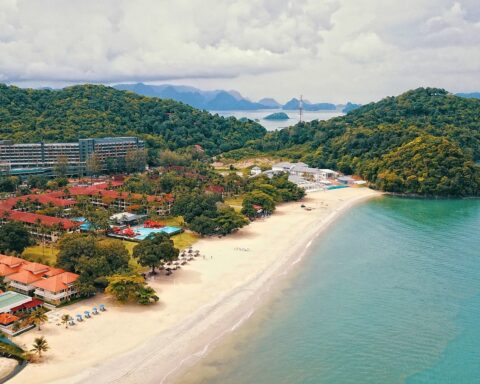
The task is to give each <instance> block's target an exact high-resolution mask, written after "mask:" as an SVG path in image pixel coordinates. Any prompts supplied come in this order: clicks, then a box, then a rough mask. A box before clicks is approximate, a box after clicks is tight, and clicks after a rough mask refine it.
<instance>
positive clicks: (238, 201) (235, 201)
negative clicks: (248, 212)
mask: <svg viewBox="0 0 480 384" xmlns="http://www.w3.org/2000/svg"><path fill="white" fill-rule="evenodd" d="M242 203H243V195H240V196H235V197H230V198H228V199H225V204H228V205H230V206H231V207H232V208H233V209H235V211H237V212H240V211H241V210H242Z"/></svg>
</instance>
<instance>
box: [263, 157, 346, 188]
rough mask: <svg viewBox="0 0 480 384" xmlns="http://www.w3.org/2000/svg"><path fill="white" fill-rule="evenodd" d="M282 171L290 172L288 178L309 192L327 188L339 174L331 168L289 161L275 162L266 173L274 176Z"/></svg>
mask: <svg viewBox="0 0 480 384" xmlns="http://www.w3.org/2000/svg"><path fill="white" fill-rule="evenodd" d="M280 172H285V173H288V180H289V181H291V182H292V183H295V184H297V185H298V186H299V187H301V188H303V189H304V190H305V191H307V192H310V191H318V190H322V189H325V188H326V187H327V186H328V185H330V184H331V183H332V180H334V179H335V178H337V177H338V175H339V174H338V172H335V171H333V170H331V169H320V168H312V167H309V166H308V165H307V164H305V163H288V162H282V163H277V164H274V165H273V166H272V170H271V171H267V172H265V173H266V174H267V176H269V177H272V176H273V175H274V174H277V173H280Z"/></svg>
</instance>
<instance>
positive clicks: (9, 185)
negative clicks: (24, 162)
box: [0, 176, 20, 192]
mask: <svg viewBox="0 0 480 384" xmlns="http://www.w3.org/2000/svg"><path fill="white" fill-rule="evenodd" d="M19 185H20V179H19V178H18V177H16V176H1V177H0V192H15V191H16V190H17V188H18V186H19Z"/></svg>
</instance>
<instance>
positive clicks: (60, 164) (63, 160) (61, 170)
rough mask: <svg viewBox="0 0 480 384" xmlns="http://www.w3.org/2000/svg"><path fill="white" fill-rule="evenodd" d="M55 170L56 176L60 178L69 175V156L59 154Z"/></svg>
mask: <svg viewBox="0 0 480 384" xmlns="http://www.w3.org/2000/svg"><path fill="white" fill-rule="evenodd" d="M53 172H54V173H55V176H57V177H58V178H64V177H66V176H67V172H68V157H67V156H59V157H58V159H57V162H56V164H55V166H54V168H53Z"/></svg>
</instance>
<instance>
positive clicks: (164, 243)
mask: <svg viewBox="0 0 480 384" xmlns="http://www.w3.org/2000/svg"><path fill="white" fill-rule="evenodd" d="M178 254H179V251H178V249H177V248H175V247H174V245H173V241H172V240H171V239H170V238H169V237H168V235H166V234H164V233H156V234H152V235H150V236H148V237H147V238H146V239H145V240H143V241H142V242H141V243H139V244H137V245H136V246H135V247H134V248H133V257H135V258H138V262H139V264H140V265H141V266H143V267H150V268H152V273H155V268H156V267H159V266H160V265H161V264H162V262H166V261H171V260H175V259H177V258H178Z"/></svg>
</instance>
